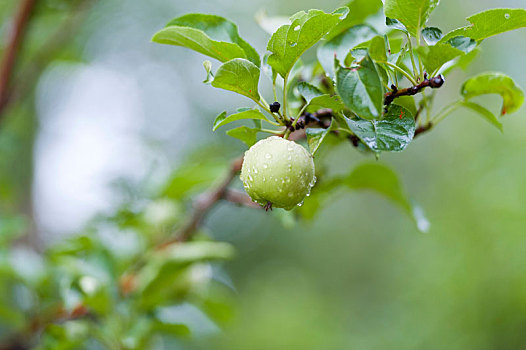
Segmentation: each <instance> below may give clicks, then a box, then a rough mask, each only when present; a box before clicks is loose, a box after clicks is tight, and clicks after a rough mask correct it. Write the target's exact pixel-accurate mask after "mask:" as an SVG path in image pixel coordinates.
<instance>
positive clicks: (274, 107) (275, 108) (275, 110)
mask: <svg viewBox="0 0 526 350" xmlns="http://www.w3.org/2000/svg"><path fill="white" fill-rule="evenodd" d="M269 107H270V111H271V112H272V113H278V112H279V108H280V107H281V105H280V104H279V102H274V103H271V104H270V106H269Z"/></svg>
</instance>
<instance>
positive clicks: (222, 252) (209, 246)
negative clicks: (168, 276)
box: [156, 241, 234, 264]
mask: <svg viewBox="0 0 526 350" xmlns="http://www.w3.org/2000/svg"><path fill="white" fill-rule="evenodd" d="M156 254H157V255H158V256H160V257H161V259H162V260H163V261H169V262H170V263H177V264H188V263H194V262H197V261H209V260H218V259H230V258H232V256H233V255H234V247H232V245H231V244H229V243H225V242H210V241H194V242H186V243H184V244H173V245H171V246H170V247H168V248H166V249H164V250H162V251H158V252H156Z"/></svg>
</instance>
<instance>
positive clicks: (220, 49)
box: [152, 13, 261, 67]
mask: <svg viewBox="0 0 526 350" xmlns="http://www.w3.org/2000/svg"><path fill="white" fill-rule="evenodd" d="M152 40H153V41H154V42H157V43H160V44H170V45H177V46H184V47H187V48H189V49H192V50H195V51H197V52H200V53H202V54H204V55H207V56H210V57H212V58H215V59H217V60H219V61H221V62H226V61H230V60H231V59H233V58H246V59H248V60H249V61H251V62H252V63H254V64H255V65H256V66H258V67H259V65H260V61H261V60H260V58H259V54H258V53H257V52H256V50H254V48H253V47H252V46H250V45H249V44H248V43H247V42H246V41H244V40H243V39H242V38H241V37H240V36H239V33H238V30H237V26H236V25H235V24H234V23H232V22H231V21H229V20H227V19H225V18H223V17H219V16H214V15H205V14H199V13H195V14H187V15H184V16H181V17H178V18H174V19H173V20H171V21H170V22H169V23H168V24H167V25H166V27H165V28H164V29H161V30H160V31H158V32H157V33H156V34H155V35H154V37H153V39H152Z"/></svg>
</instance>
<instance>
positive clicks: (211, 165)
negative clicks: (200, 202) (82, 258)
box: [81, 149, 226, 250]
mask: <svg viewBox="0 0 526 350" xmlns="http://www.w3.org/2000/svg"><path fill="white" fill-rule="evenodd" d="M225 170H226V164H225V160H224V159H221V158H220V157H219V155H218V154H217V153H214V152H211V151H210V150H208V149H207V150H205V151H204V152H203V151H202V152H192V153H191V154H190V155H189V157H188V159H187V160H186V161H184V162H183V163H182V164H181V165H180V166H179V167H178V168H177V170H175V172H174V173H173V174H172V175H171V176H170V179H169V180H168V181H167V183H166V186H165V188H164V189H163V191H162V195H163V196H166V197H168V198H171V199H182V198H184V197H187V196H190V195H192V194H194V193H196V192H199V191H201V190H203V189H204V188H206V187H210V186H211V185H212V184H214V182H215V181H217V179H218V178H220V177H221V176H222V175H223V174H224V172H225ZM173 214H175V213H173ZM84 244H87V243H84ZM81 249H83V250H85V249H86V247H84V246H82V247H81Z"/></svg>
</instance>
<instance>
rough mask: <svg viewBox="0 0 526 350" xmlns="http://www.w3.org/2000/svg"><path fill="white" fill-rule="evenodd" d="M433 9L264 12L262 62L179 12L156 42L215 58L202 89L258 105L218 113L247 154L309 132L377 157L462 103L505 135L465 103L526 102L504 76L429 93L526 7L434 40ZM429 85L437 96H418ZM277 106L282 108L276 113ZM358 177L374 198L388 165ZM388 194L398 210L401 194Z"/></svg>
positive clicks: (359, 0) (427, 4)
mask: <svg viewBox="0 0 526 350" xmlns="http://www.w3.org/2000/svg"><path fill="white" fill-rule="evenodd" d="M438 3H439V1H438V0H416V1H415V0H385V1H384V2H383V3H382V1H380V0H371V1H363V0H354V1H351V2H349V3H348V4H347V5H346V6H345V7H342V8H339V9H337V10H335V11H334V12H332V13H325V12H323V11H320V10H309V11H308V12H305V11H300V12H298V13H296V14H294V15H293V16H291V17H290V18H288V19H287V18H282V17H276V18H269V17H265V16H263V15H261V16H258V21H259V23H260V25H261V27H262V28H263V29H264V30H266V31H268V32H269V34H271V37H270V39H269V41H268V44H267V48H266V49H267V53H266V54H265V55H264V56H263V58H262V59H261V58H260V56H259V54H258V53H257V52H256V50H254V49H253V48H252V47H251V46H250V45H249V44H247V42H246V41H244V40H243V39H242V38H241V37H240V36H239V33H238V29H237V26H236V25H235V24H234V23H232V22H231V21H229V20H227V19H225V18H222V17H218V16H215V15H205V14H188V15H184V16H182V17H178V18H176V19H174V20H172V21H170V22H169V23H168V24H167V25H166V27H165V28H163V29H162V30H160V31H159V32H157V33H156V34H155V35H154V37H153V41H154V42H157V43H161V44H170V45H177V46H183V47H187V48H190V49H192V50H195V51H197V52H200V53H202V54H204V55H207V56H209V57H211V58H214V59H216V60H218V61H220V62H221V65H220V66H219V68H218V69H217V70H216V71H215V72H213V69H212V63H211V62H210V61H205V62H204V67H205V69H206V79H205V81H204V82H205V83H207V84H211V85H212V86H213V87H216V88H221V89H225V90H229V91H233V92H236V93H238V94H241V95H243V96H246V97H248V98H249V99H251V100H252V101H253V102H254V103H255V106H251V107H244V108H240V109H238V110H237V111H236V112H235V113H232V114H229V113H227V112H226V111H225V112H222V113H221V114H219V116H218V117H217V118H216V120H215V121H214V124H213V130H214V131H215V130H217V129H218V128H220V127H222V126H225V125H227V124H229V123H232V122H235V121H239V120H249V119H250V120H252V121H253V123H254V125H253V126H252V127H250V126H246V125H242V126H238V127H236V128H233V129H230V130H228V131H227V132H226V133H227V134H228V135H230V136H232V137H234V138H237V139H240V140H241V141H243V142H244V143H245V144H246V145H247V146H249V147H250V146H251V145H253V144H254V143H255V142H256V141H257V139H258V135H259V134H261V135H265V134H273V135H281V136H283V137H285V138H288V137H289V136H290V134H291V133H292V132H295V131H296V130H298V129H300V128H304V127H306V131H305V134H306V139H307V142H308V145H309V147H310V150H311V152H312V153H313V154H315V153H316V152H317V151H318V149H319V148H320V146H321V145H322V144H323V143H325V142H326V141H327V140H329V139H330V138H335V139H337V140H338V141H339V142H348V141H349V140H351V141H352V143H353V144H354V146H356V148H357V149H358V150H360V151H363V152H365V153H371V154H374V155H376V157H378V155H379V154H380V153H381V152H399V151H403V150H404V149H405V148H406V147H407V146H408V145H409V144H410V143H411V141H412V140H413V138H414V137H415V135H417V134H419V133H422V132H424V131H428V130H430V129H431V128H432V127H433V126H434V125H436V124H438V123H439V122H440V121H441V120H442V119H444V118H445V117H446V116H447V115H449V114H450V113H452V112H453V111H454V110H456V109H457V108H460V107H463V108H467V109H470V110H472V111H474V112H476V113H478V114H479V115H480V116H482V117H483V118H485V119H486V120H487V121H489V122H490V123H491V124H493V125H494V126H496V127H497V128H499V129H502V124H501V120H500V118H499V116H498V115H496V114H494V113H493V112H491V111H490V110H489V109H487V108H486V107H484V106H482V105H480V104H478V103H476V102H474V101H473V100H472V99H473V98H474V97H477V96H480V95H485V94H498V95H500V96H502V98H503V105H502V108H501V111H500V113H499V114H500V116H502V115H504V114H506V113H512V112H515V111H517V110H518V109H519V108H520V106H521V105H522V103H523V101H524V94H523V91H522V90H521V89H520V88H519V87H518V86H517V85H516V84H515V82H514V81H513V79H512V78H510V77H508V76H506V75H504V74H502V73H494V72H486V73H481V74H479V75H477V76H475V77H472V78H469V79H468V80H466V81H465V83H464V84H463V85H462V88H461V89H460V95H461V96H460V99H458V100H456V101H452V102H451V103H449V104H447V105H445V106H443V107H442V109H440V110H439V111H438V112H436V111H435V109H434V108H433V102H434V100H435V95H436V92H437V90H436V88H439V87H441V86H442V85H443V83H444V79H445V76H447V75H449V74H450V73H451V72H452V71H453V70H454V69H455V68H463V69H465V68H466V67H467V66H468V65H469V63H470V62H471V61H472V60H473V59H474V58H475V56H476V55H477V54H478V53H479V52H480V48H479V45H480V43H481V42H482V41H483V40H484V39H486V38H488V37H491V36H494V35H496V34H500V33H503V32H506V31H510V30H514V29H517V28H521V27H525V26H526V10H524V9H492V10H488V11H484V12H481V13H479V14H476V15H474V16H471V17H468V21H469V22H470V23H471V25H469V26H467V27H463V28H459V29H456V30H453V31H451V32H449V33H447V34H443V33H442V31H441V30H440V29H439V28H437V27H428V26H426V23H427V22H428V19H429V16H430V14H431V13H432V11H433V10H434V9H435V8H436V6H437V5H438ZM382 12H383V13H382ZM378 16H383V18H384V19H385V20H384V21H382V24H381V25H378V23H377V21H371V20H370V19H371V18H378ZM383 23H385V24H383ZM316 44H318V45H317V48H316V58H317V60H315V61H314V62H308V63H307V62H303V61H302V59H301V57H302V55H303V54H304V53H305V52H306V51H307V50H308V49H309V48H311V47H313V46H315V45H316ZM261 71H263V72H264V73H265V75H266V76H267V77H268V78H269V79H270V81H271V82H272V85H273V100H274V101H275V102H274V103H272V104H269V103H268V102H267V101H266V100H265V98H264V95H265V94H264V93H262V92H261V91H260V90H259V80H260V75H261ZM437 81H438V82H437ZM426 87H431V88H434V89H433V90H431V92H429V91H427V92H426V90H425V89H426ZM417 94H418V95H417ZM278 95H279V96H280V97H281V98H278ZM276 102H279V106H280V107H281V108H280V109H277V110H276V109H275V108H273V107H274V106H275V105H276ZM265 113H266V114H265ZM321 116H324V119H323V120H322V118H321ZM264 123H266V124H268V125H269V126H268V127H264ZM329 135H330V137H327V136H329ZM317 158H318V159H319V157H317ZM365 169H369V168H368V167H365ZM362 171H363V169H362ZM375 171H378V169H375ZM318 175H320V174H318ZM318 177H319V176H318ZM366 177H367V178H369V179H377V181H379V183H378V184H374V181H371V183H372V185H370V187H371V188H373V189H377V190H378V191H379V192H380V193H383V191H382V181H383V179H385V178H390V177H392V174H391V173H390V170H389V169H386V170H385V172H384V174H383V175H382V176H376V173H375V172H374V171H373V172H372V173H371V174H369V175H367V176H366ZM350 178H352V176H350ZM329 183H330V185H323V186H322V185H320V186H318V187H320V188H325V191H328V190H329V189H332V188H333V187H334V184H335V183H346V181H336V182H334V181H329ZM350 186H351V187H353V185H350ZM317 192H321V189H318V191H317ZM387 197H388V198H391V199H394V200H395V202H397V203H398V204H401V206H402V207H406V204H407V200H405V199H401V198H405V197H403V196H402V192H400V195H399V196H394V195H392V194H391V195H387ZM395 197H396V198H395ZM309 202H312V203H314V202H315V200H314V199H310V200H308V201H307V204H308V203H309ZM311 207H313V206H312V205H311ZM300 211H304V210H300ZM409 212H412V210H409ZM309 215H310V214H309Z"/></svg>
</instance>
